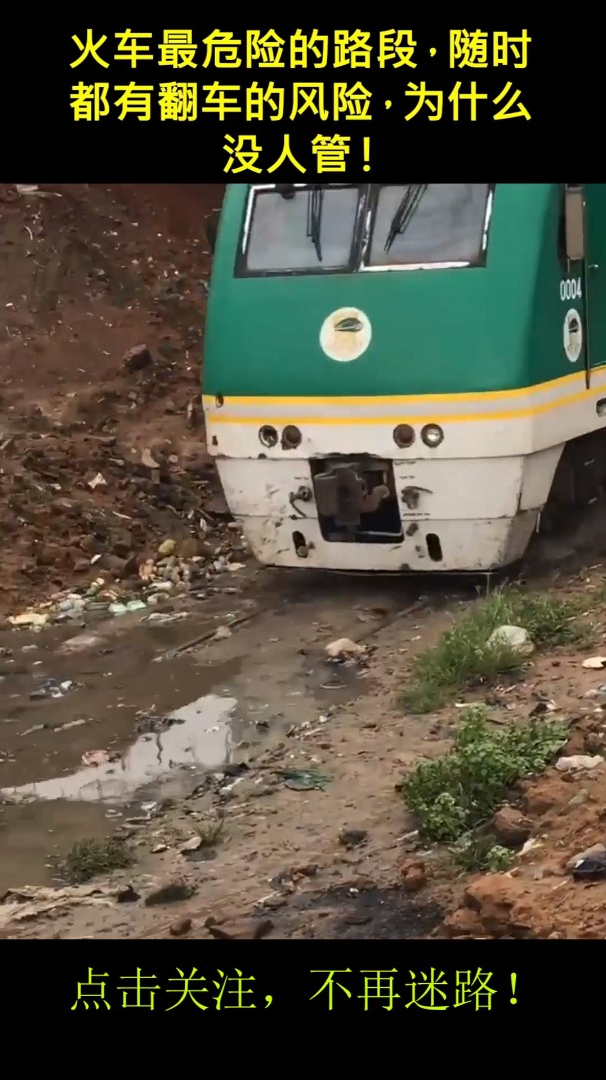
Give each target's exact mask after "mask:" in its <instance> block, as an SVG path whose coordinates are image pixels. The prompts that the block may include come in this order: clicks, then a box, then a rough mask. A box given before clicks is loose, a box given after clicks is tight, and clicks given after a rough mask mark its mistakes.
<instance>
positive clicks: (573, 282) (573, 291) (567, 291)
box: [560, 278, 583, 300]
mask: <svg viewBox="0 0 606 1080" xmlns="http://www.w3.org/2000/svg"><path fill="white" fill-rule="evenodd" d="M582 295H583V287H582V285H581V279H580V278H566V280H565V281H561V282H560V300H580V298H581V297H582Z"/></svg>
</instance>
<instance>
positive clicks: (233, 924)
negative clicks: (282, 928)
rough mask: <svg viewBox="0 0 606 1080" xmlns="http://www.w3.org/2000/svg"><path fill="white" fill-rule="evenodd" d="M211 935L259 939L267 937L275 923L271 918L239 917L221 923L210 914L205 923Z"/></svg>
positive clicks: (231, 939) (224, 938)
mask: <svg viewBox="0 0 606 1080" xmlns="http://www.w3.org/2000/svg"><path fill="white" fill-rule="evenodd" d="M204 925H205V927H206V929H207V930H208V932H209V934H210V935H211V937H214V938H221V939H223V940H224V941H234V940H236V941H258V940H259V939H260V938H262V937H266V936H267V934H269V932H270V931H271V930H273V927H274V924H273V922H272V921H271V919H260V920H257V919H239V920H233V921H232V920H228V921H226V922H222V923H219V922H218V921H217V920H216V919H213V918H212V916H210V917H209V918H208V919H207V920H206V922H205V923H204Z"/></svg>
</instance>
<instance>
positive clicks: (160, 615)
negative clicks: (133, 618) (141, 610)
mask: <svg viewBox="0 0 606 1080" xmlns="http://www.w3.org/2000/svg"><path fill="white" fill-rule="evenodd" d="M187 618H189V612H188V611H170V612H169V611H152V613H151V615H146V616H145V619H143V622H153V623H156V624H160V625H164V623H172V622H180V621H181V620H182V619H187Z"/></svg>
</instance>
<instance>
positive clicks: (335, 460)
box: [202, 183, 606, 573]
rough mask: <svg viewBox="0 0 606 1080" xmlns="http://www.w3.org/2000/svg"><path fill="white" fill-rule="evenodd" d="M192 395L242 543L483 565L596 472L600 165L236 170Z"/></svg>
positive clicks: (575, 499) (602, 468)
mask: <svg viewBox="0 0 606 1080" xmlns="http://www.w3.org/2000/svg"><path fill="white" fill-rule="evenodd" d="M207 236H208V241H209V245H210V247H211V250H212V272H211V280H210V289H209V298H208V307H207V313H206V327H205V338H204V357H203V379H202V404H203V410H204V416H205V424H206V436H207V443H208V449H209V452H210V453H211V454H212V455H213V457H214V459H215V461H216V466H217V469H218V472H219V476H220V480H221V483H222V486H223V490H224V494H225V498H226V501H227V504H228V506H229V509H230V512H231V513H232V515H233V517H234V519H235V520H236V521H237V522H238V523H239V524H240V526H241V529H242V531H243V534H244V535H245V537H246V539H247V541H248V544H249V545H250V548H251V549H252V552H253V553H254V555H255V556H256V558H257V560H258V561H259V562H260V563H261V564H263V565H267V566H275V567H285V568H286V567H307V568H315V569H325V570H337V571H361V572H374V571H381V572H390V573H398V572H415V573H416V572H422V571H431V572H433V573H435V572H441V571H454V572H459V573H461V572H463V573H468V572H469V573H487V572H492V571H496V570H502V569H505V568H507V567H509V566H512V565H513V564H515V563H517V562H519V560H521V559H522V558H523V557H524V555H525V553H526V552H527V549H528V546H529V544H530V542H531V540H532V537H533V535H534V534H535V533H536V532H537V531H541V530H549V529H552V528H556V527H557V524H558V522H561V521H563V520H570V519H573V518H574V516H575V515H577V514H580V513H581V512H582V511H583V509H584V508H585V507H586V506H588V505H589V504H591V503H593V502H595V501H596V500H597V499H600V498H601V497H602V493H603V490H604V486H605V484H606V454H605V453H604V428H605V426H606V184H538V183H537V184H511V183H501V184H498V183H497V184H494V183H487V184H357V185H356V184H345V183H342V184H341V183H336V184H328V185H310V184H265V183H260V184H233V185H228V186H227V188H226V191H225V197H224V201H223V205H222V207H221V211H220V215H219V216H218V218H216V219H212V220H210V221H209V223H208V228H207Z"/></svg>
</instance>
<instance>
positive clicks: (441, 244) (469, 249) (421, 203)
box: [369, 184, 488, 266]
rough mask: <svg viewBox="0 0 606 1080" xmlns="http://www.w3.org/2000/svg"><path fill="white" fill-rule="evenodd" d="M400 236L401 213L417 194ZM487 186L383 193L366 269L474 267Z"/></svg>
mask: <svg viewBox="0 0 606 1080" xmlns="http://www.w3.org/2000/svg"><path fill="white" fill-rule="evenodd" d="M421 187H422V189H423V190H422V191H420V192H418V193H417V192H414V193H415V194H416V203H415V204H413V209H412V211H411V212H409V215H408V220H407V222H405V224H404V228H403V229H402V230H401V231H396V229H395V226H394V227H393V228H392V222H393V221H394V218H395V217H396V215H397V214H398V210H399V207H400V206H401V205H402V203H403V201H404V200H405V199H407V198H411V197H412V196H411V195H410V192H413V191H414V189H417V188H421ZM487 196H488V185H487V184H424V185H420V184H393V185H389V186H387V185H386V186H385V187H381V188H380V190H379V194H378V198H377V209H376V214H375V218H374V226H373V230H372V242H371V246H370V258H369V265H370V266H385V265H390V266H393V265H394V264H400V265H404V264H406V265H423V264H427V263H471V262H476V261H477V259H478V257H479V255H480V254H481V252H482V238H483V234H484V221H485V217H486V200H487Z"/></svg>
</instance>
